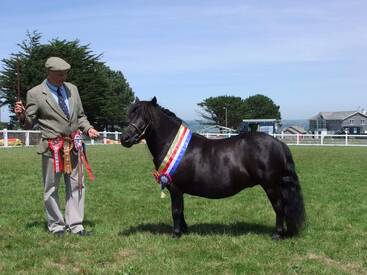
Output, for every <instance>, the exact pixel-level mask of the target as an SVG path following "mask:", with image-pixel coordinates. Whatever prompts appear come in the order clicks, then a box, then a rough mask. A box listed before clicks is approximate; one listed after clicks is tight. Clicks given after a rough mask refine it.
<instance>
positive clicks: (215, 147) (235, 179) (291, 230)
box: [121, 97, 305, 239]
mask: <svg viewBox="0 0 367 275" xmlns="http://www.w3.org/2000/svg"><path fill="white" fill-rule="evenodd" d="M128 122H129V125H128V126H127V127H126V128H125V129H124V130H123V132H122V136H121V143H122V145H123V146H125V147H131V146H132V145H133V144H136V143H138V142H139V141H140V140H141V139H143V138H144V139H145V140H146V142H147V145H148V148H149V150H150V152H151V154H152V156H153V162H154V165H155V168H156V169H157V170H158V168H159V166H160V164H161V163H162V161H163V158H164V157H165V155H166V153H167V151H168V150H169V147H170V145H171V143H172V140H173V139H174V138H175V135H176V133H177V131H178V129H179V127H180V125H181V124H182V121H181V120H180V119H179V118H177V117H176V116H175V114H174V113H172V112H171V111H169V110H167V109H164V108H162V107H160V106H159V105H158V104H157V99H156V98H155V97H154V98H153V99H152V100H151V101H139V100H138V99H137V100H136V101H135V103H133V104H132V105H131V106H130V109H129V112H128ZM257 184H259V185H261V187H262V188H263V189H264V191H265V192H266V194H267V196H268V198H269V200H270V201H271V204H272V206H273V208H274V211H275V214H276V230H275V233H274V235H273V239H280V238H284V237H287V236H289V237H291V236H294V235H296V234H297V233H298V232H299V230H300V229H301V227H302V225H303V223H304V219H305V210H304V204H303V197H302V192H301V187H300V185H299V182H298V177H297V174H296V172H295V166H294V162H293V159H292V156H291V153H290V150H289V148H288V147H287V146H286V145H285V144H284V143H282V142H280V141H278V140H277V139H275V138H273V137H272V136H270V135H267V134H263V133H257V132H256V133H248V134H240V135H237V136H233V137H231V138H227V139H221V140H210V139H207V138H205V137H203V136H201V135H198V134H192V137H191V140H190V142H189V144H188V146H187V150H186V152H185V153H184V155H183V157H182V160H181V162H180V163H179V165H178V167H177V169H176V171H175V173H174V174H173V175H172V182H171V184H169V185H168V186H167V189H168V190H169V192H170V195H171V203H172V217H173V236H174V237H180V236H181V234H182V233H185V232H186V231H187V225H186V222H185V218H184V212H183V211H184V201H183V194H184V193H187V194H190V195H195V196H200V197H206V198H212V199H218V198H225V197H229V196H232V195H234V194H236V193H238V192H240V191H241V190H242V189H244V188H246V187H252V186H254V185H257ZM285 225H286V229H285Z"/></svg>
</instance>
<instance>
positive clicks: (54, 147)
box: [48, 138, 64, 173]
mask: <svg viewBox="0 0 367 275" xmlns="http://www.w3.org/2000/svg"><path fill="white" fill-rule="evenodd" d="M48 146H49V147H50V149H51V151H52V155H53V158H54V171H55V173H61V172H62V171H63V160H62V158H61V148H63V147H64V139H62V138H54V139H49V140H48Z"/></svg>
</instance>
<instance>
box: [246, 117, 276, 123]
mask: <svg viewBox="0 0 367 275" xmlns="http://www.w3.org/2000/svg"><path fill="white" fill-rule="evenodd" d="M276 121H277V120H276V119H272V118H264V119H243V120H242V122H255V123H256V122H276Z"/></svg>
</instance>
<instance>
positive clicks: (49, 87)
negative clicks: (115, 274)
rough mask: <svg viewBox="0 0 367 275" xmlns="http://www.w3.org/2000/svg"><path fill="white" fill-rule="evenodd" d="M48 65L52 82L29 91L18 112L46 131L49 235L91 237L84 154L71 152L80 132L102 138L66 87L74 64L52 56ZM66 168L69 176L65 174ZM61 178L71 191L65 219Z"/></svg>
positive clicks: (42, 151)
mask: <svg viewBox="0 0 367 275" xmlns="http://www.w3.org/2000/svg"><path fill="white" fill-rule="evenodd" d="M45 66H46V69H47V79H45V80H44V81H43V82H42V83H41V84H40V85H38V86H36V87H34V88H32V89H31V90H29V91H28V92H27V104H26V107H25V108H24V106H23V104H22V102H21V101H18V102H16V104H15V108H14V111H15V114H16V115H17V117H18V119H19V121H20V123H21V124H22V125H23V127H24V128H25V129H32V128H33V126H34V125H35V124H38V126H39V128H40V130H41V134H42V137H41V141H40V143H39V146H38V151H37V152H38V153H39V154H42V172H43V183H44V203H45V209H46V215H47V223H48V230H49V231H50V232H51V233H53V234H55V235H57V236H63V235H64V233H65V230H70V232H71V233H74V234H78V235H80V236H87V235H90V233H91V232H88V231H86V230H85V229H84V227H83V224H82V223H83V217H84V192H85V189H84V182H83V181H84V177H83V176H82V169H81V166H78V159H81V158H80V155H79V158H78V152H76V151H75V148H78V146H74V149H73V150H71V149H72V147H73V145H72V144H75V141H77V139H76V138H74V137H75V134H78V131H79V129H80V130H81V131H82V132H83V133H84V134H86V135H88V136H89V137H90V138H96V137H98V136H99V133H98V132H97V131H96V130H95V129H94V128H93V127H92V126H91V125H90V123H89V122H88V120H87V117H86V116H85V114H84V110H83V106H82V103H81V100H80V97H79V93H78V89H77V87H76V86H74V85H73V84H71V83H68V82H65V80H66V77H67V72H68V70H69V69H70V65H69V64H68V63H67V62H66V61H65V60H63V59H61V58H59V57H50V58H48V59H47V61H46V64H45ZM77 136H78V135H77ZM73 138H74V139H73ZM78 140H79V141H80V138H79V139H78ZM66 145H67V146H66ZM59 147H60V148H59ZM69 149H70V150H71V151H70V152H68V150H69ZM65 153H66V154H65ZM79 162H80V161H79ZM79 165H82V163H79ZM67 168H68V169H69V171H66V170H67ZM64 171H65V172H64ZM62 174H64V181H65V189H66V205H65V219H64V217H63V214H62V212H61V211H60V206H59V197H58V187H59V182H60V178H61V175H62Z"/></svg>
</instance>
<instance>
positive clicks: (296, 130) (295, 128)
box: [282, 125, 307, 134]
mask: <svg viewBox="0 0 367 275" xmlns="http://www.w3.org/2000/svg"><path fill="white" fill-rule="evenodd" d="M282 131H283V132H285V131H288V132H291V133H292V134H297V133H298V134H305V133H307V131H306V130H305V128H303V127H301V126H296V125H294V126H289V127H287V128H285V129H283V130H282Z"/></svg>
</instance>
